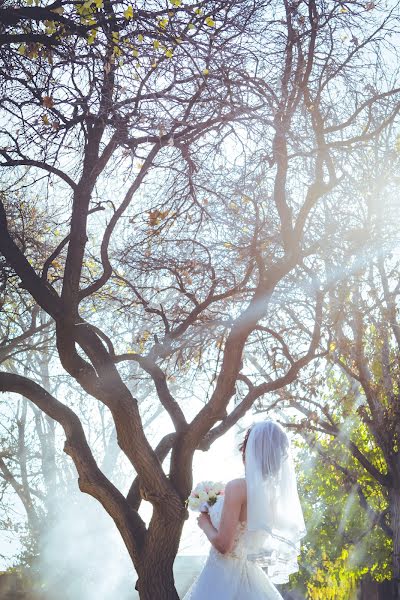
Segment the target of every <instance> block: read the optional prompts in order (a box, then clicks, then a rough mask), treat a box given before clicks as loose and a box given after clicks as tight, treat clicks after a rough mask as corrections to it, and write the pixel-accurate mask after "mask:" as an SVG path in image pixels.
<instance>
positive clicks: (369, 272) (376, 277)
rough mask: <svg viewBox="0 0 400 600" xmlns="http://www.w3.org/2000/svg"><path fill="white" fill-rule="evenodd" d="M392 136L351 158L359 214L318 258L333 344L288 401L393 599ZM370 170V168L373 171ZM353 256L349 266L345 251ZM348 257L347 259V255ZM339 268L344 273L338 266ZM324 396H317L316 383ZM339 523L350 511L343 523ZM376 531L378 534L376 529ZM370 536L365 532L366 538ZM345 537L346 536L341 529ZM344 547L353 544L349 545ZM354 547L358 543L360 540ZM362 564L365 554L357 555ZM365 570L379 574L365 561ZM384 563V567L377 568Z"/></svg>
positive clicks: (398, 569) (395, 342) (399, 566)
mask: <svg viewBox="0 0 400 600" xmlns="http://www.w3.org/2000/svg"><path fill="white" fill-rule="evenodd" d="M396 140H397V134H396V130H395V129H394V130H392V131H390V132H388V133H387V135H385V136H383V137H382V138H380V139H379V140H378V141H377V143H375V144H374V146H373V148H372V149H371V148H368V147H367V148H364V149H363V150H362V151H361V152H360V154H359V155H358V156H357V157H356V159H355V163H357V162H358V164H359V175H355V172H353V181H352V188H350V189H352V190H353V192H354V195H353V196H352V197H353V199H354V198H355V197H356V196H357V195H359V197H361V198H362V200H363V203H364V206H365V209H364V211H363V213H360V218H359V227H358V228H357V229H355V230H354V231H353V234H352V235H351V236H349V238H348V240H347V244H346V247H343V249H342V250H338V252H336V251H334V252H333V253H331V254H330V257H329V264H328V263H327V262H326V263H325V267H326V280H327V281H328V282H329V286H330V288H331V289H330V292H329V295H328V296H327V297H328V298H329V300H328V302H327V313H326V314H327V318H328V319H329V321H330V331H331V333H332V339H331V340H330V343H329V354H328V356H327V364H326V367H325V374H324V375H323V373H324V371H323V370H322V368H321V367H319V368H318V369H317V370H316V372H315V374H314V376H312V377H310V378H309V380H308V381H307V382H305V383H304V386H303V388H302V390H301V394H299V393H298V391H299V390H298V391H297V393H296V394H293V393H291V394H289V395H288V396H287V398H286V400H287V401H288V403H289V404H290V405H291V406H294V407H296V408H297V409H298V410H299V411H300V412H301V413H302V414H303V416H304V419H303V420H302V422H301V423H297V424H292V426H293V427H294V428H295V429H297V430H299V431H300V432H301V433H302V435H303V436H304V438H305V439H306V440H307V443H308V444H309V445H310V446H312V447H314V448H315V449H316V451H317V453H318V455H319V457H320V459H321V460H322V461H323V464H325V465H326V464H329V465H330V467H329V468H330V469H332V470H333V472H334V473H335V475H334V476H333V477H335V478H337V479H338V480H339V481H340V485H341V486H342V487H343V488H345V489H346V490H347V492H348V494H349V496H348V498H347V503H350V504H354V498H357V499H358V501H359V504H358V506H361V507H362V508H363V509H364V512H365V514H364V517H363V518H362V519H361V520H360V519H359V520H358V523H356V527H355V529H354V524H353V525H352V526H351V528H352V529H353V533H352V534H351V536H350V537H353V540H354V539H355V540H356V541H357V540H359V541H361V542H362V543H364V541H365V540H366V543H368V544H372V543H373V542H372V540H373V539H374V538H376V536H379V537H380V538H381V542H380V545H381V552H382V553H386V552H387V551H388V549H389V550H390V552H391V562H392V574H393V585H394V587H393V592H392V593H393V596H392V597H393V598H398V597H399V594H400V591H399V573H400V562H399V544H400V542H399V535H400V534H399V519H398V514H399V508H398V502H399V497H400V494H399V487H398V480H399V462H398V461H399V445H398V443H399V413H398V352H399V349H400V346H399V340H400V336H399V331H400V329H399V322H398V298H399V292H400V288H399V283H398V273H399V262H398V257H397V250H396V248H397V244H398V240H397V233H396V230H395V229H394V227H393V211H394V210H395V208H396V200H395V196H392V194H393V191H394V190H395V189H396V186H397V182H398V175H397V173H398V166H399V158H398V149H397V141H396ZM372 165H374V169H372V168H371V167H372ZM349 251H351V252H352V253H353V255H354V258H353V260H349V256H348V253H349ZM346 254H347V256H346ZM338 264H341V265H343V264H346V265H347V267H346V268H344V269H343V268H340V269H339V268H338V266H337V265H338ZM322 377H324V379H325V380H326V386H325V387H326V390H325V391H324V392H321V385H322V381H321V378H322ZM344 521H345V523H346V527H348V526H349V521H351V514H350V515H349V514H347V516H345V517H344ZM377 528H379V529H380V530H381V531H380V533H379V532H378V533H377V532H376V531H375V530H376V529H377ZM370 532H372V533H370ZM343 536H344V533H343ZM350 541H351V540H350ZM358 543H359V542H358ZM363 560H365V557H363ZM369 563H370V564H369V566H370V569H371V573H372V574H373V575H375V576H382V573H380V572H379V570H378V569H376V567H374V566H373V565H371V562H370V560H369ZM382 564H383V563H382Z"/></svg>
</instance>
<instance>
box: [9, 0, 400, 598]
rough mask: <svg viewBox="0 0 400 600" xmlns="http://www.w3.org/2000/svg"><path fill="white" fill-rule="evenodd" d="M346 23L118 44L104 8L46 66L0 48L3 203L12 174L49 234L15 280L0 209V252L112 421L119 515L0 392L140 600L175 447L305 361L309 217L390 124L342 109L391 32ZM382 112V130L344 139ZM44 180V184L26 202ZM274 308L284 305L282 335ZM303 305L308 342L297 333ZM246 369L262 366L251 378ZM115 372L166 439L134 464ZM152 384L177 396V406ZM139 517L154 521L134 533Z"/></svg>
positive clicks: (367, 99) (236, 12)
mask: <svg viewBox="0 0 400 600" xmlns="http://www.w3.org/2000/svg"><path fill="white" fill-rule="evenodd" d="M173 4H174V5H175V4H177V3H173ZM346 6H348V7H349V8H346V9H345V11H344V12H343V11H342V9H341V7H340V6H339V5H337V6H336V4H335V6H333V7H329V6H327V7H325V6H321V7H320V6H318V5H317V4H316V3H315V2H310V3H309V4H308V5H306V4H305V3H304V2H300V3H299V2H296V3H288V2H286V3H284V5H282V6H281V4H280V3H274V2H266V3H263V2H260V3H250V2H247V1H243V2H232V3H230V2H228V3H227V2H221V3H216V2H210V3H205V4H204V5H203V6H202V8H201V9H200V10H201V11H202V12H201V13H200V14H199V13H195V14H196V16H195V17H194V20H195V23H193V22H192V20H191V24H192V25H193V27H189V25H187V11H186V9H185V8H184V7H183V8H182V9H181V8H180V7H179V6H178V8H177V10H176V11H172V12H173V15H174V19H177V21H172V20H171V21H167V22H165V19H164V16H165V15H164V13H162V15H160V14H159V12H158V11H157V10H156V9H154V10H151V11H148V12H147V13H146V15H148V17H149V19H152V23H153V27H152V28H151V29H146V30H145V31H143V33H142V32H141V29H140V25H142V23H144V21H142V20H141V18H138V20H137V21H135V27H136V26H138V29H137V30H135V31H136V33H135V35H136V34H137V38H136V37H135V41H134V42H133V41H132V38H131V33H130V30H129V31H128V29H126V30H125V29H124V28H122V29H120V28H117V27H116V22H117V20H118V19H117V18H116V16H115V11H114V8H115V9H117V8H118V7H119V5H117V4H115V5H114V4H113V3H108V4H106V5H105V7H104V9H103V8H101V9H100V10H101V11H104V15H106V16H107V17H109V18H107V19H106V18H105V17H104V19H105V22H104V23H103V24H102V26H101V27H100V28H99V30H98V33H97V34H96V36H95V39H94V40H91V42H93V43H90V44H88V43H87V41H83V40H81V39H77V38H72V39H68V38H66V39H65V40H64V41H63V43H62V44H60V46H57V48H56V49H55V50H54V51H53V54H52V56H51V61H50V62H46V61H44V60H43V57H41V56H39V60H38V61H37V60H36V58H35V56H33V55H32V56H30V55H29V52H28V53H26V52H25V51H24V52H22V53H21V52H20V53H18V52H16V51H15V49H14V48H13V47H11V50H10V53H9V54H6V55H5V58H4V63H3V68H2V71H3V73H6V72H8V71H9V69H10V68H11V69H12V71H11V73H12V79H10V78H9V77H8V78H6V83H5V89H4V94H5V100H4V102H3V106H4V109H5V110H6V111H7V115H8V116H9V119H10V124H9V126H8V127H7V129H6V128H3V131H2V137H3V139H4V145H3V150H2V151H1V156H2V157H3V160H2V166H3V167H4V169H5V170H6V171H8V170H10V169H11V168H13V169H16V175H15V177H14V179H13V180H10V185H11V186H16V185H17V183H16V179H17V178H18V177H20V176H21V170H20V168H21V167H30V169H29V170H28V172H27V173H24V176H25V179H24V183H23V185H24V189H26V188H27V190H29V191H26V192H24V195H25V196H26V201H27V202H32V196H33V193H34V192H36V193H37V191H38V190H40V192H41V193H42V195H43V198H45V201H46V203H47V206H48V207H49V208H50V216H51V218H56V217H57V216H58V220H59V223H60V226H59V228H58V229H57V231H58V235H56V231H49V232H47V236H46V240H47V244H48V246H47V247H48V248H49V247H50V248H51V250H49V253H48V255H47V257H46V258H44V259H43V261H42V264H35V265H34V266H32V265H31V264H30V263H29V260H28V259H29V258H30V256H29V250H27V249H24V248H23V247H21V245H20V244H19V243H18V239H17V233H18V231H17V229H16V227H15V223H13V221H12V220H11V219H10V218H9V216H8V214H7V213H9V212H10V206H9V204H8V203H5V202H3V203H2V205H1V207H0V211H1V212H0V233H1V236H0V252H1V253H2V254H3V256H4V257H5V259H6V261H7V263H8V265H9V266H10V267H11V268H12V269H13V271H14V272H15V273H16V274H17V275H18V277H19V278H20V280H21V283H22V286H23V287H24V288H25V289H26V290H27V291H28V292H29V294H30V295H31V296H32V297H33V298H34V300H35V301H36V302H37V303H38V304H39V305H40V307H41V308H42V310H43V311H45V313H47V314H48V315H49V316H50V317H51V318H52V319H53V321H54V323H55V329H56V345H57V352H58V356H59V360H60V363H61V365H62V367H63V369H64V370H65V372H66V373H68V374H69V375H70V377H71V378H72V379H73V380H75V381H76V382H78V383H79V385H80V386H81V388H82V390H83V391H84V392H85V393H86V394H88V395H90V396H92V397H93V398H95V399H96V400H98V401H99V402H100V403H102V404H103V405H104V406H105V407H107V409H108V410H109V411H110V413H111V415H112V418H113V420H114V423H115V427H116V431H117V439H118V445H119V446H120V448H121V450H122V452H123V453H124V454H125V456H126V457H127V458H128V459H129V461H130V463H131V465H132V467H133V469H134V471H135V473H136V474H137V477H136V478H135V479H133V481H132V486H131V488H130V491H129V493H128V494H127V496H126V497H125V496H124V495H123V494H122V493H121V491H120V490H119V489H118V488H117V487H116V486H115V485H113V484H112V483H111V481H110V480H109V479H108V478H107V477H106V475H105V474H104V472H102V470H101V469H100V468H99V466H98V464H97V462H96V460H95V459H94V456H93V453H92V451H91V448H90V447H89V444H88V443H87V439H86V437H85V433H84V429H83V427H82V423H81V422H80V420H79V418H78V417H77V415H76V413H75V412H74V411H73V410H72V409H71V408H70V407H69V406H67V405H66V404H63V403H61V402H59V401H58V400H57V399H56V397H55V396H54V395H52V394H51V393H50V392H49V391H48V390H46V389H44V387H43V386H41V385H39V384H38V383H37V382H36V381H35V380H34V378H33V377H26V376H23V375H21V374H14V373H7V372H2V373H1V374H0V389H1V390H2V391H7V392H15V393H17V394H22V395H23V396H25V397H27V398H28V399H29V400H31V401H32V402H33V403H34V404H35V405H36V406H37V407H38V408H40V409H41V410H43V411H44V412H45V413H46V414H47V415H48V416H50V417H51V418H53V419H55V420H56V421H58V422H59V423H60V424H61V425H62V427H63V429H64V432H65V436H66V442H65V447H64V449H65V452H66V453H67V454H69V455H70V456H71V458H72V459H73V460H74V463H75V465H76V468H77V470H78V474H79V486H80V489H81V490H82V491H83V492H86V493H88V494H91V495H92V496H93V497H94V498H96V499H97V500H98V501H99V502H100V503H101V504H102V505H103V507H104V509H105V510H106V511H107V512H108V513H109V514H110V515H111V517H112V518H113V520H114V522H115V524H116V526H117V527H118V529H119V531H120V533H121V536H122V538H123V540H124V542H125V544H126V547H127V549H128V552H129V554H130V556H131V558H132V562H133V564H134V566H135V569H136V571H137V573H138V582H137V588H138V590H139V593H140V596H141V598H143V599H146V598H152V599H153V598H155V597H156V598H159V599H160V600H162V599H163V598H168V599H172V598H176V597H177V595H176V591H175V589H174V583H173V575H172V564H173V560H174V557H175V554H176V551H177V548H178V543H179V538H180V534H181V530H182V526H183V523H184V520H185V518H186V509H185V499H186V498H187V496H188V494H189V492H190V489H191V485H192V473H191V465H192V459H193V454H194V452H195V450H196V449H198V448H201V449H207V448H209V446H210V444H211V443H212V441H213V440H215V439H216V438H217V437H218V436H220V435H222V434H223V433H224V432H225V431H227V430H228V429H229V428H230V427H231V426H232V425H233V424H235V423H236V422H237V421H238V420H239V419H240V417H241V416H243V415H244V414H245V413H246V411H247V410H249V409H250V408H251V406H252V405H253V404H254V402H256V401H257V400H258V399H260V398H261V397H262V396H263V395H266V394H268V393H271V392H273V391H274V390H277V389H280V388H281V387H282V386H285V385H287V384H288V383H290V382H292V381H294V380H295V379H296V377H297V375H298V373H299V371H300V369H301V368H302V367H304V366H305V365H307V364H308V363H309V362H310V361H311V360H312V359H313V358H314V357H315V355H316V354H318V352H319V343H320V337H321V333H322V331H321V321H322V312H321V311H322V305H323V296H324V294H323V291H322V290H321V287H320V286H319V284H318V281H316V278H315V277H314V275H313V273H312V271H311V270H310V268H309V266H308V264H307V258H308V257H312V256H314V255H315V254H316V253H317V252H318V251H319V249H320V246H321V245H322V244H324V243H326V241H327V240H329V239H331V238H330V236H331V233H330V231H329V229H327V230H324V231H322V236H321V219H320V211H319V210H318V206H319V204H321V203H323V202H328V200H327V199H329V198H331V200H330V201H331V202H335V201H336V199H337V195H336V196H335V190H339V189H340V184H341V183H342V182H341V175H339V174H338V173H337V166H338V165H342V163H343V160H344V159H343V154H344V153H345V152H346V153H347V152H348V153H350V151H351V150H352V149H353V147H355V146H357V144H361V143H363V142H365V141H366V140H368V139H372V138H374V137H375V136H376V135H377V133H379V132H380V131H381V130H382V129H384V128H385V127H387V126H388V125H389V124H390V123H392V121H393V119H394V118H395V116H396V114H397V112H398V96H397V94H398V90H397V88H396V86H395V85H392V82H390V85H387V84H386V83H385V80H384V77H382V78H381V79H380V80H379V86H380V88H381V89H380V90H379V91H378V90H377V89H375V88H372V90H371V89H369V88H368V89H363V91H362V93H361V92H360V93H358V91H357V93H352V90H353V89H354V87H355V88H356V90H357V85H356V83H355V82H357V81H358V80H359V79H360V77H361V76H362V74H363V69H364V67H363V63H362V60H363V58H364V59H366V57H367V56H371V55H375V54H374V52H375V50H374V49H375V48H376V44H377V43H378V40H379V39H381V40H382V39H390V35H391V30H390V28H391V27H392V25H393V22H394V16H393V15H391V14H390V13H383V15H382V20H380V19H381V15H380V14H379V13H378V14H377V16H375V15H373V14H372V13H371V12H370V11H369V10H367V11H365V9H364V7H359V6H358V5H356V4H353V3H348V4H347V5H346ZM178 9H179V10H178ZM182 13H183V14H182ZM102 14H103V12H102ZM180 14H182V21H179V15H180ZM140 16H141V15H140V14H139V17H140ZM160 16H161V17H162V18H161V20H160ZM128 21H129V23H130V20H128ZM154 23H157V25H156V30H157V36H156V39H154V37H155V36H154ZM176 23H177V25H176ZM180 23H181V26H180V28H179V27H178V25H179V24H180ZM182 23H183V25H182ZM382 23H383V24H382ZM186 25H187V27H186ZM175 27H176V29H174V28H175ZM363 27H365V36H364V39H363V40H361V41H358V42H357V44H355V43H354V42H352V43H351V45H348V46H347V47H346V46H345V45H343V44H342V42H341V41H340V36H341V35H342V32H343V30H348V29H350V28H352V30H353V31H354V32H355V31H356V30H358V29H360V30H361V31H362V28H363ZM116 29H118V30H116ZM139 32H140V33H139ZM191 32H193V33H191ZM177 34H178V36H179V37H178V38H177ZM354 35H355V34H354ZM139 36H141V37H140V40H139ZM160 39H161V41H160ZM172 39H174V40H175V44H174V45H173V46H172V45H171V46H170V45H169V44H170V43H171V42H172ZM181 40H182V43H181ZM139 43H140V44H142V45H141V48H142V50H141V51H140V52H139V51H137V45H138V44H139ZM132 44H133V48H132ZM136 51H137V52H138V54H140V56H137V57H136V55H135V53H136ZM369 53H370V54H369ZM321 56H322V59H321V58H320V57H321ZM136 58H139V62H138V63H137V62H136ZM132 61H133V62H132ZM61 73H62V74H61ZM376 77H377V76H376V75H373V76H372V78H371V79H370V80H371V84H370V85H371V87H372V84H373V83H374V84H375V83H377V80H376ZM335 90H336V91H337V90H339V93H340V94H342V96H343V102H342V104H340V105H337V104H335V103H333V102H332V94H334V93H335ZM16 103H18V109H16V108H15V107H16ZM382 106H383V107H385V109H386V112H387V118H386V119H385V121H383V122H382V123H379V124H377V123H376V122H375V121H374V120H373V119H368V123H367V126H366V125H365V123H363V124H362V126H361V125H360V121H361V120H362V119H363V118H365V117H366V116H367V117H368V115H371V113H374V110H375V109H376V107H382ZM17 123H18V128H19V132H18V136H16V134H15V132H14V130H13V127H16V126H17V125H16V124H17ZM138 160H140V162H141V164H140V165H137V164H136V162H137V161H138ZM135 161H136V162H135ZM139 167H140V168H139ZM43 172H44V175H45V176H46V179H45V180H44V181H45V183H46V184H48V185H43V183H42V184H40V183H38V179H39V173H41V174H42V175H43ZM299 175H300V177H299ZM108 180H111V181H112V182H113V187H112V190H110V191H109V190H107V181H108ZM50 184H52V187H51V186H50ZM66 190H68V193H67V191H66ZM337 193H339V192H337ZM68 194H70V195H71V202H69V200H68V198H69V196H68ZM66 206H67V207H70V208H66ZM93 215H94V216H93ZM94 219H96V221H95V220H94ZM99 239H100V240H101V242H100V247H99V245H98V240H99ZM315 240H317V242H316V241H315ZM309 260H312V259H309ZM50 269H51V273H52V277H51V278H50V277H49V273H50ZM293 281H296V282H301V286H300V287H301V290H300V291H295V292H293ZM285 294H286V298H287V299H288V298H289V297H290V298H292V300H293V307H292V310H291V321H290V326H288V327H287V329H285V330H284V331H281V330H280V329H279V321H278V323H277V320H279V314H280V313H279V307H280V305H281V304H282V297H283V296H284V295H285ZM277 299H279V300H277ZM305 302H306V303H307V310H308V311H309V312H308V321H307V327H304V326H302V325H301V320H300V321H299V311H300V309H301V307H303V306H304V303H305ZM110 306H113V307H114V315H118V317H119V319H118V320H117V319H110V317H109V311H110ZM112 320H113V321H114V322H111V321H112ZM132 330H133V336H132ZM114 332H117V335H115V334H114ZM113 334H114V336H113ZM132 337H133V338H134V339H133V340H132ZM132 342H134V343H135V347H132ZM260 355H261V356H263V357H264V356H267V357H268V360H267V361H265V359H263V362H264V361H265V364H263V365H261V366H262V372H260V370H259V369H258V368H257V367H256V368H255V358H256V359H257V357H258V356H260ZM132 362H134V363H136V364H137V366H138V368H140V370H141V371H142V372H143V373H144V374H146V375H147V376H148V377H149V378H150V380H151V381H152V384H153V386H154V389H155V391H156V393H157V397H158V400H159V402H160V404H161V405H162V406H163V408H164V410H165V411H166V413H167V414H168V415H169V417H170V420H171V421H172V424H173V429H172V431H171V433H169V434H167V435H166V436H164V437H163V438H161V439H160V441H159V443H158V445H157V446H156V447H155V448H154V449H153V448H152V447H151V445H150V444H149V441H148V439H147V438H146V435H145V432H144V430H143V424H142V419H141V414H140V411H139V407H138V403H137V401H136V400H135V398H134V397H133V394H132V393H131V391H130V390H129V388H128V387H127V385H126V379H125V378H124V375H125V368H126V365H129V364H131V363H132ZM172 378H176V379H177V380H178V381H179V382H180V383H181V385H180V386H178V385H175V394H173V393H172V392H171V384H172V383H174V382H173V379H172ZM190 379H192V384H191V389H192V390H194V393H195V394H196V393H199V394H200V392H198V391H197V389H196V387H195V384H194V383H193V382H195V383H197V385H198V386H199V389H201V386H205V388H204V389H205V392H204V393H202V394H201V395H202V406H201V407H200V409H199V410H198V411H196V410H194V407H193V406H190V407H189V408H188V409H187V410H186V411H185V410H184V405H185V403H184V397H185V392H186V390H185V385H186V384H187V383H188V381H189V380H190ZM236 389H237V394H238V397H239V400H240V401H239V402H238V403H237V404H236V406H235V407H231V404H230V401H231V399H232V398H233V396H234V394H235V391H236ZM185 412H186V413H187V415H189V416H187V415H186V414H185ZM167 457H168V459H169V460H168V461H165V459H166V458H167ZM164 461H165V462H166V466H165V467H164V469H163V466H162V465H163V463H164ZM141 499H145V500H147V501H149V502H150V503H151V504H152V508H153V514H152V518H151V521H150V523H149V525H148V526H146V525H145V523H144V522H143V521H142V519H141V518H140V516H139V514H138V507H139V504H140V502H141Z"/></svg>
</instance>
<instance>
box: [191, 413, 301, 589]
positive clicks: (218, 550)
mask: <svg viewBox="0 0 400 600" xmlns="http://www.w3.org/2000/svg"><path fill="white" fill-rule="evenodd" d="M241 450H242V455H243V462H244V464H245V479H234V480H233V481H230V482H229V483H228V484H227V485H226V488H225V495H224V496H220V497H219V498H218V500H217V502H216V503H215V504H214V505H213V506H212V507H211V508H210V510H209V513H201V514H200V516H199V518H198V524H199V527H200V528H201V529H202V530H203V531H204V533H205V534H206V536H207V537H208V539H209V541H210V542H211V550H210V554H209V556H208V558H207V561H206V563H205V565H204V568H203V570H202V571H201V573H200V575H199V576H198V578H197V579H196V581H195V582H194V584H193V585H192V587H191V588H190V590H189V591H188V592H187V594H186V595H185V597H184V600H282V596H281V595H280V593H279V592H278V590H277V589H276V587H275V586H274V583H278V584H279V583H286V582H287V581H288V580H289V575H290V574H291V573H294V572H296V571H297V570H298V564H297V557H298V554H299V552H300V539H301V538H302V537H303V536H304V535H305V533H306V531H305V525H304V519H303V513H302V510H301V506H300V502H299V497H298V493H297V485H296V476H295V471H294V466H293V461H292V458H291V454H290V445H289V440H288V437H287V435H286V433H285V431H284V430H283V428H282V427H281V426H280V425H278V424H277V423H275V422H274V421H264V422H262V423H257V424H255V425H253V427H251V428H250V429H249V431H248V432H247V434H246V437H245V439H244V442H243V444H242V446H241Z"/></svg>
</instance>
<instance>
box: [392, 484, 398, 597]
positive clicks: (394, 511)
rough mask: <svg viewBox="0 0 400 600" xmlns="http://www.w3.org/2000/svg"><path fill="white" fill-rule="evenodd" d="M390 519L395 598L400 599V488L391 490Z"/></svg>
mask: <svg viewBox="0 0 400 600" xmlns="http://www.w3.org/2000/svg"><path fill="white" fill-rule="evenodd" d="M390 521H391V526H392V530H393V600H400V489H398V488H397V487H393V488H392V489H391V491H390Z"/></svg>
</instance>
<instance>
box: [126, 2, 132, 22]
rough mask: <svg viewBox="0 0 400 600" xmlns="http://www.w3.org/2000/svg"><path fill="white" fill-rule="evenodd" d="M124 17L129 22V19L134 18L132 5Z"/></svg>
mask: <svg viewBox="0 0 400 600" xmlns="http://www.w3.org/2000/svg"><path fill="white" fill-rule="evenodd" d="M124 17H125V19H127V20H128V21H129V19H132V17H133V6H132V5H130V6H128V8H127V9H126V10H125V11H124Z"/></svg>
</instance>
